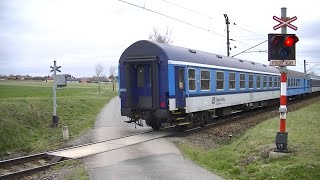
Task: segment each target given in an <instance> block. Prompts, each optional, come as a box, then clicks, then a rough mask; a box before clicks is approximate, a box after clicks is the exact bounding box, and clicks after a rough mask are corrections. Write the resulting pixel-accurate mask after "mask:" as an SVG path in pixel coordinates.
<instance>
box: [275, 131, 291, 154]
mask: <svg viewBox="0 0 320 180" xmlns="http://www.w3.org/2000/svg"><path fill="white" fill-rule="evenodd" d="M275 151H278V152H287V151H288V132H284V133H283V132H278V133H277V135H276V150H275Z"/></svg>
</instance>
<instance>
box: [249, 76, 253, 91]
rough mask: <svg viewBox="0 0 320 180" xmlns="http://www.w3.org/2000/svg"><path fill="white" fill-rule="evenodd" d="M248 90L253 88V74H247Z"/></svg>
mask: <svg viewBox="0 0 320 180" xmlns="http://www.w3.org/2000/svg"><path fill="white" fill-rule="evenodd" d="M249 88H250V89H252V88H253V74H249Z"/></svg>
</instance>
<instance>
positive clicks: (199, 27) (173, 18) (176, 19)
mask: <svg viewBox="0 0 320 180" xmlns="http://www.w3.org/2000/svg"><path fill="white" fill-rule="evenodd" d="M118 1H120V2H122V3H126V4H129V5H131V6H135V7H138V8H141V9H143V10H146V11H150V12H152V13H155V14H158V15H161V16H164V17H166V18H169V19H172V20H175V21H178V22H181V23H184V24H187V25H189V26H192V27H195V28H198V29H201V30H204V31H207V32H209V33H212V34H215V35H218V36H220V37H223V38H225V36H224V35H221V34H219V33H217V32H214V31H211V30H210V29H206V28H203V27H201V26H198V25H195V24H192V23H189V22H187V21H183V20H180V19H178V18H175V17H172V16H169V15H166V14H163V13H161V12H158V11H155V10H152V9H148V8H146V7H142V6H139V5H136V4H133V3H130V2H127V1H123V0H118Z"/></svg>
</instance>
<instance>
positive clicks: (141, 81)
mask: <svg viewBox="0 0 320 180" xmlns="http://www.w3.org/2000/svg"><path fill="white" fill-rule="evenodd" d="M137 76H138V81H137V85H138V87H144V67H138V69H137Z"/></svg>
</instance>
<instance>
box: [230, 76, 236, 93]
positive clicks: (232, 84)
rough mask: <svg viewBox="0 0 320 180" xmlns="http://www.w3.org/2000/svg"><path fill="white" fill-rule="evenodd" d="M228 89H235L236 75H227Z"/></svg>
mask: <svg viewBox="0 0 320 180" xmlns="http://www.w3.org/2000/svg"><path fill="white" fill-rule="evenodd" d="M229 89H230V90H234V89H236V73H229Z"/></svg>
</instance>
